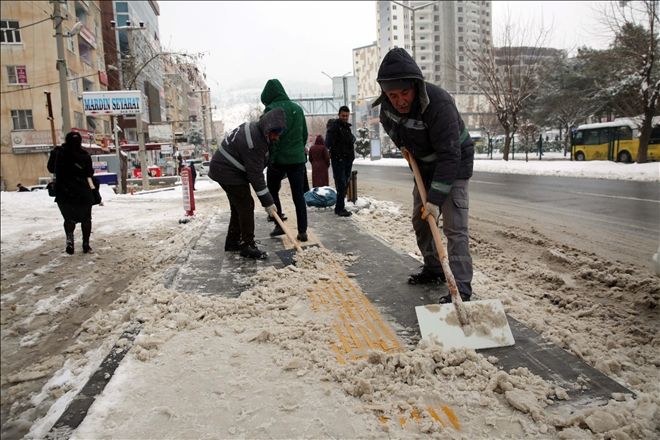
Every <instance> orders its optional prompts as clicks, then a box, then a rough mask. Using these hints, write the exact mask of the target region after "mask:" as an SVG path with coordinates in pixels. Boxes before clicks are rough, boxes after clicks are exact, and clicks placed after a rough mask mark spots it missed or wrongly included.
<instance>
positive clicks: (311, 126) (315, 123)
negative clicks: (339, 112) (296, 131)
mask: <svg viewBox="0 0 660 440" xmlns="http://www.w3.org/2000/svg"><path fill="white" fill-rule="evenodd" d="M328 119H332V116H308V117H307V132H308V133H309V134H310V135H314V136H318V135H319V134H320V135H321V136H323V139H325V132H326V126H327V125H328Z"/></svg>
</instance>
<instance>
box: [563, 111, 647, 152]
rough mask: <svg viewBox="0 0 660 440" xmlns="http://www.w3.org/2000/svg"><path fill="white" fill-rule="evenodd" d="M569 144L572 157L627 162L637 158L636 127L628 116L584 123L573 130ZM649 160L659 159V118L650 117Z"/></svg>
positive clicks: (637, 132) (637, 141) (637, 133)
mask: <svg viewBox="0 0 660 440" xmlns="http://www.w3.org/2000/svg"><path fill="white" fill-rule="evenodd" d="M571 145H572V151H571V153H572V155H573V159H575V160H614V161H617V162H624V163H630V162H633V161H636V160H637V153H638V150H639V129H638V128H637V125H636V124H635V123H634V122H633V121H632V120H631V119H628V118H622V119H617V120H614V121H612V122H600V123H597V124H584V125H580V126H579V127H578V128H577V130H576V131H575V133H573V138H572V142H571ZM648 160H650V161H652V160H660V117H655V118H653V130H652V131H651V139H650V140H649V148H648Z"/></svg>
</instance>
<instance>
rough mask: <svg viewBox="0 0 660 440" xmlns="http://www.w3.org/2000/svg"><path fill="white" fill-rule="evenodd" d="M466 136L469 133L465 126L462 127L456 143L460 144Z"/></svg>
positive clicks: (468, 135)
mask: <svg viewBox="0 0 660 440" xmlns="http://www.w3.org/2000/svg"><path fill="white" fill-rule="evenodd" d="M468 137H470V133H468V129H467V127H463V132H462V133H461V135H460V136H459V137H458V145H461V144H462V143H463V142H465V141H466V140H467V138H468Z"/></svg>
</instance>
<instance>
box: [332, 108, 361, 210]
mask: <svg viewBox="0 0 660 440" xmlns="http://www.w3.org/2000/svg"><path fill="white" fill-rule="evenodd" d="M350 114H351V111H350V109H349V108H348V107H346V106H345V105H342V106H341V107H339V115H338V116H339V117H338V118H337V119H331V120H330V121H328V126H327V128H328V130H327V133H326V136H325V143H326V145H327V146H328V149H329V150H330V160H331V163H332V177H333V179H334V180H335V189H336V190H337V204H335V214H337V215H338V216H341V217H350V216H351V212H350V211H347V210H346V207H345V206H346V205H345V203H346V201H345V199H346V190H347V189H348V182H349V179H350V178H351V170H352V169H353V161H354V160H355V147H354V144H355V136H354V135H353V133H352V132H351V124H349V122H348V118H349V116H350Z"/></svg>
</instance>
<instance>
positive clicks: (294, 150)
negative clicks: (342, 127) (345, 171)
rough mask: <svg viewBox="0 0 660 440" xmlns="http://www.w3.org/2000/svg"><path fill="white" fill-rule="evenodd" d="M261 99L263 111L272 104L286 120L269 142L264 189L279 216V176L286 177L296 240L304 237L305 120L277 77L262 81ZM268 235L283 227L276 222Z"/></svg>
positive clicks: (301, 111)
mask: <svg viewBox="0 0 660 440" xmlns="http://www.w3.org/2000/svg"><path fill="white" fill-rule="evenodd" d="M261 102H262V103H263V104H264V105H265V106H266V108H265V110H264V112H265V113H268V112H270V111H272V110H274V109H276V108H281V109H283V110H284V112H285V114H286V123H287V127H286V129H285V130H284V132H283V133H282V135H281V136H280V138H279V140H278V141H277V142H276V143H275V144H274V145H273V153H272V155H271V157H270V163H269V165H268V171H267V172H266V179H267V182H268V190H269V191H270V194H271V195H272V196H273V200H274V202H275V206H276V207H277V213H278V214H280V217H282V204H281V203H280V197H279V192H280V188H281V187H282V179H284V177H287V178H288V180H289V186H290V187H291V197H292V199H293V204H294V205H295V207H296V222H297V225H298V236H297V238H298V240H299V241H307V205H306V204H305V180H306V179H307V167H306V166H305V162H306V158H305V144H306V143H307V123H306V122H305V114H304V113H303V110H302V108H301V107H300V106H299V105H298V104H296V103H295V102H293V101H291V100H290V99H289V96H288V95H287V94H286V92H285V91H284V87H283V86H282V84H281V83H280V81H279V80H277V79H269V80H268V81H267V82H266V86H265V87H264V90H263V92H262V93H261ZM270 235H271V236H273V237H275V236H278V235H284V230H283V229H282V228H281V227H280V225H279V224H276V225H275V228H274V229H273V231H272V232H271V233H270Z"/></svg>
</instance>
